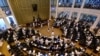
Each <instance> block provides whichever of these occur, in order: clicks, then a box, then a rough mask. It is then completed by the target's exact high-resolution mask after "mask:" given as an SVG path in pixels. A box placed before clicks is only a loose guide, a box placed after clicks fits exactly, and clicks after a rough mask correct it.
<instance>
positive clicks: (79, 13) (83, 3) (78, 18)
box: [76, 0, 86, 22]
mask: <svg viewBox="0 0 100 56" xmlns="http://www.w3.org/2000/svg"><path fill="white" fill-rule="evenodd" d="M85 1H86V0H83V2H82V5H81V8H80V11H79V12H78V16H77V19H76V22H78V21H79V20H80V16H81V11H82V9H83V7H84V5H85Z"/></svg>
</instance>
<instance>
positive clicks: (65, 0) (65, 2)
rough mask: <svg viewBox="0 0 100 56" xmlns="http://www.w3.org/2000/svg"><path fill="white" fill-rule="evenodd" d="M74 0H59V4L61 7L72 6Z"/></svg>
mask: <svg viewBox="0 0 100 56" xmlns="http://www.w3.org/2000/svg"><path fill="white" fill-rule="evenodd" d="M72 3H73V0H59V1H58V6H59V7H72Z"/></svg>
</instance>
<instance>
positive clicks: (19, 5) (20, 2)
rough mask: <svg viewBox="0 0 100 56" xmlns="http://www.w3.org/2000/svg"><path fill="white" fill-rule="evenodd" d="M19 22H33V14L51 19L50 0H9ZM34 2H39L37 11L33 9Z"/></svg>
mask: <svg viewBox="0 0 100 56" xmlns="http://www.w3.org/2000/svg"><path fill="white" fill-rule="evenodd" d="M9 3H10V5H11V7H12V10H13V12H14V14H15V17H16V19H17V21H18V24H24V23H28V22H32V20H33V16H34V17H37V15H38V14H39V16H40V17H41V18H42V19H49V0H9ZM32 4H37V6H38V7H37V8H38V10H37V12H34V11H33V8H32Z"/></svg>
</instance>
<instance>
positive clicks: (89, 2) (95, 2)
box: [84, 0, 100, 9]
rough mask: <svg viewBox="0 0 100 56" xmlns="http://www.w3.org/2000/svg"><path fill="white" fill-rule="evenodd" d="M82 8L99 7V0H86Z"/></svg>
mask: <svg viewBox="0 0 100 56" xmlns="http://www.w3.org/2000/svg"><path fill="white" fill-rule="evenodd" d="M84 8H89V9H100V0H86V1H85V5H84Z"/></svg>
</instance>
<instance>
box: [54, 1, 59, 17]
mask: <svg viewBox="0 0 100 56" xmlns="http://www.w3.org/2000/svg"><path fill="white" fill-rule="evenodd" d="M58 3H59V0H57V3H56V16H55V18H57V16H58V13H57V12H58Z"/></svg>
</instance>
